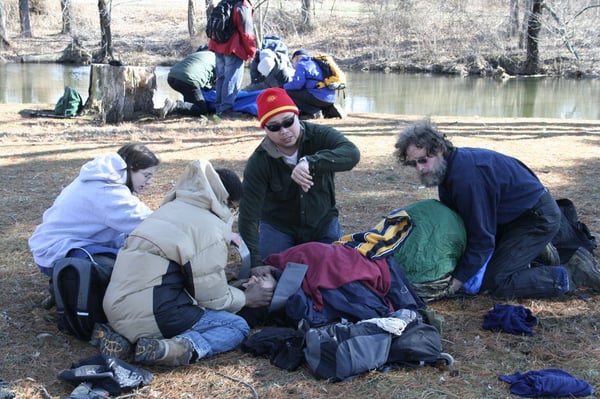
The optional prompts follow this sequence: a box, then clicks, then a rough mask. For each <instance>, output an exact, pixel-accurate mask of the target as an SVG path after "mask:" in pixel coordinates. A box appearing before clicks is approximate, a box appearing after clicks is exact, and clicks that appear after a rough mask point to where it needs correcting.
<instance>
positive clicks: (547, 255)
mask: <svg viewBox="0 0 600 399" xmlns="http://www.w3.org/2000/svg"><path fill="white" fill-rule="evenodd" d="M537 260H539V262H540V263H541V264H542V265H545V266H558V265H560V256H559V255H558V251H557V249H556V248H555V247H554V245H552V243H551V242H549V243H548V244H547V245H546V247H545V248H544V251H542V253H541V254H540V255H539V256H538V257H537Z"/></svg>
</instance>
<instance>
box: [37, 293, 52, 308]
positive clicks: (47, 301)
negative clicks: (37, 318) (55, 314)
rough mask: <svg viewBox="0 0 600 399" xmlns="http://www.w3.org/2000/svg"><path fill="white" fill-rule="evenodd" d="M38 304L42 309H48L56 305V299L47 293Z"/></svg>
mask: <svg viewBox="0 0 600 399" xmlns="http://www.w3.org/2000/svg"><path fill="white" fill-rule="evenodd" d="M40 304H41V305H42V307H43V308H44V309H46V310H50V309H52V308H53V307H55V306H56V300H55V299H54V297H53V296H52V295H48V296H47V297H46V298H44V300H43V301H42V302H41V303H40Z"/></svg>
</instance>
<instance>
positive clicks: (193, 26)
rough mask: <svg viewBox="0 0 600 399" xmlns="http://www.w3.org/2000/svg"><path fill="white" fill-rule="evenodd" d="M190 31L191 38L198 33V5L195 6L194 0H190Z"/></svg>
mask: <svg viewBox="0 0 600 399" xmlns="http://www.w3.org/2000/svg"><path fill="white" fill-rule="evenodd" d="M188 33H189V34H190V38H193V37H194V36H196V34H197V33H198V29H197V28H196V7H195V6H194V0H188Z"/></svg>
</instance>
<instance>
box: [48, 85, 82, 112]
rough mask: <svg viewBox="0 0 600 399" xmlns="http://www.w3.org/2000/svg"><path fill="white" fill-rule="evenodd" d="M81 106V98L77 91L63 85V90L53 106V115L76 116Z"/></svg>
mask: <svg viewBox="0 0 600 399" xmlns="http://www.w3.org/2000/svg"><path fill="white" fill-rule="evenodd" d="M82 108H83V99H82V98H81V95H80V94H79V92H78V91H77V90H75V89H74V88H72V87H70V86H65V92H64V93H63V95H62V97H61V98H59V99H58V101H57V102H56V106H55V107H54V115H57V116H64V117H65V118H72V117H74V116H77V115H78V114H79V113H80V112H81V109H82Z"/></svg>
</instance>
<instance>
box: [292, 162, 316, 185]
mask: <svg viewBox="0 0 600 399" xmlns="http://www.w3.org/2000/svg"><path fill="white" fill-rule="evenodd" d="M292 180H293V181H295V182H296V183H298V185H299V186H300V187H301V188H302V191H304V192H305V193H306V192H308V190H310V188H311V187H312V186H313V184H314V183H313V178H312V175H311V174H310V170H309V166H308V162H307V161H302V162H298V164H296V167H295V168H294V170H292Z"/></svg>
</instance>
